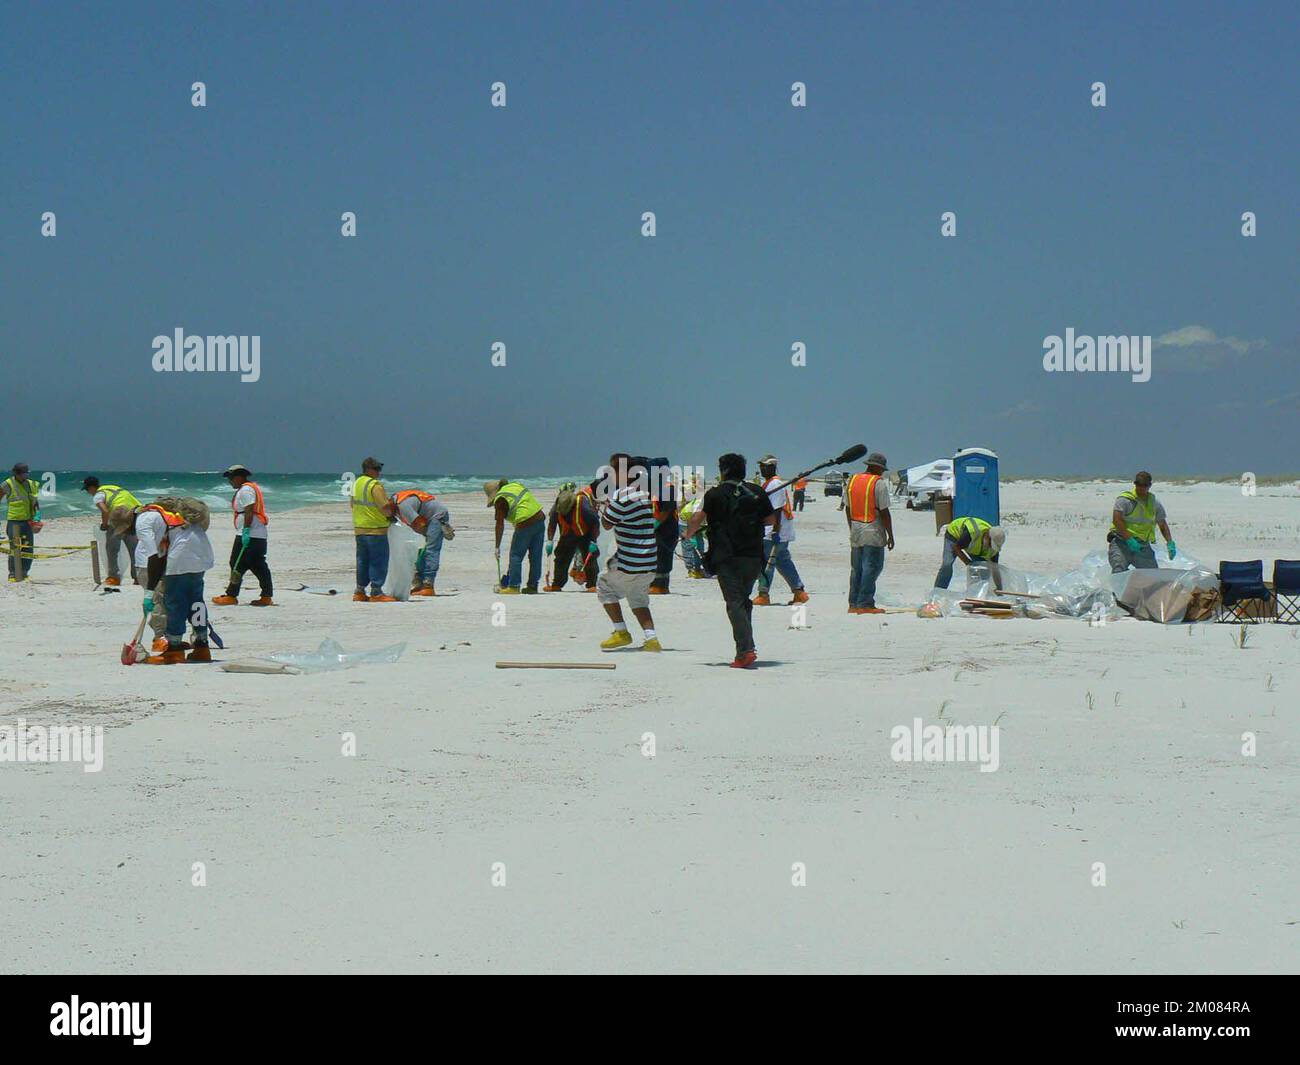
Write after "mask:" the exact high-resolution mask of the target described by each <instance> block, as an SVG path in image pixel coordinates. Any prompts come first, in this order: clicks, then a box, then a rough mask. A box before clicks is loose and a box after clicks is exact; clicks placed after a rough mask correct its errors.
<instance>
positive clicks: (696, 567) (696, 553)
mask: <svg viewBox="0 0 1300 1065" xmlns="http://www.w3.org/2000/svg"><path fill="white" fill-rule="evenodd" d="M703 502H704V496H703V494H700V491H699V490H698V489H697V494H696V495H693V496H692V497H691V498H690V499H688V500H687V501H686V502H685V503H683V504H682V506H681V509H680V510H679V511H678V512H677V517H678V519H679V521H680V525H679V528H678V534H679V535H680V537H681V541H682V561H683V562H685V563H686V576H688V577H690V578H691V579H692V580H700V579H702V578H703V577H704V575H705V574H704V534H705V532H707V529H708V527H707V525H705V526H704V527H703V528H700V529H699V530H698V531H696V533H695V534H694V535H692V536H689V537H688V536H687V535H686V530H687V529H689V528H690V524H691V518H693V517H694V516H695V514H696V512H697V511H700V505H701V504H702V503H703ZM701 513H702V511H701Z"/></svg>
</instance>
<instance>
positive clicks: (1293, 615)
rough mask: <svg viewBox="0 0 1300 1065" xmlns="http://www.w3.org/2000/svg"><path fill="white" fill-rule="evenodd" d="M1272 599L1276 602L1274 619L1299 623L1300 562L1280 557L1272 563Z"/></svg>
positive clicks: (1291, 623)
mask: <svg viewBox="0 0 1300 1065" xmlns="http://www.w3.org/2000/svg"><path fill="white" fill-rule="evenodd" d="M1273 600H1274V602H1275V603H1276V604H1277V607H1276V609H1277V616H1276V617H1275V618H1274V619H1273V620H1274V621H1280V622H1281V623H1282V624H1283V625H1300V562H1295V561H1288V560H1286V559H1281V558H1280V559H1278V560H1277V561H1276V562H1274V563H1273Z"/></svg>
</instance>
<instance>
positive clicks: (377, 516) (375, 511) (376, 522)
mask: <svg viewBox="0 0 1300 1065" xmlns="http://www.w3.org/2000/svg"><path fill="white" fill-rule="evenodd" d="M377 484H379V482H378V481H377V480H375V478H373V477H371V476H369V475H368V474H364V473H363V474H362V475H361V476H360V477H358V478H357V479H356V481H355V482H354V483H353V485H352V525H353V527H354V528H357V529H387V528H388V515H387V514H385V513H384V512H383V511H382V510H380V509H379V508H378V507H377V506H375V504H374V503H373V502H372V500H371V489H372V487H373V486H374V485H377Z"/></svg>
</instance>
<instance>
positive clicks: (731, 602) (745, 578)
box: [685, 454, 776, 669]
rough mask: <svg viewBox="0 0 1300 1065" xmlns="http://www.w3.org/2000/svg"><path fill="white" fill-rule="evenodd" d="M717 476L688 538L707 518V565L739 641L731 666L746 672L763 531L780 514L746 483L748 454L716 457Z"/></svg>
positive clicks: (752, 658)
mask: <svg viewBox="0 0 1300 1065" xmlns="http://www.w3.org/2000/svg"><path fill="white" fill-rule="evenodd" d="M718 472H719V473H720V474H721V475H722V483H721V484H719V485H718V486H717V487H715V488H710V489H709V490H708V491H707V492H705V493H704V500H703V502H702V503H701V504H700V508H699V509H698V510H697V511H696V512H695V513H694V514H692V515H691V520H690V523H689V524H688V525H687V526H686V533H685V537H686V538H687V539H690V538H691V537H692V536H694V535H695V534H696V533H698V532H699V531H700V526H701V525H703V524H704V522H705V520H706V519H707V521H708V524H709V552H708V556H707V562H708V566H709V568H710V569H712V570H713V572H714V573H715V574H716V575H717V578H718V587H719V588H720V589H722V598H723V599H724V600H725V601H726V603H727V617H728V618H729V619H730V621H731V633H732V635H733V636H734V637H735V640H736V660H735V661H734V662H732V663H731V666H732V668H733V669H747V668H749V667H750V666H752V665H753V664H754V663H755V662H756V661H757V660H758V652H757V651H756V650H755V649H754V627H753V624H752V622H751V617H750V615H751V614H752V613H753V611H754V604H753V602H752V601H751V600H750V593H751V592H752V591H753V590H754V582H755V581H756V580H758V575H759V573H760V572H762V569H763V527H764V526H765V525H771V524H772V522H773V521H774V520H775V518H776V514H775V511H773V509H772V504H771V502H770V501H769V500H768V498H767V493H766V492H764V491H763V490H762V489H761V488H758V487H756V486H755V485H752V484H749V483H748V482H746V480H745V456H744V455H733V454H727V455H723V456H722V457H721V458H720V459H718Z"/></svg>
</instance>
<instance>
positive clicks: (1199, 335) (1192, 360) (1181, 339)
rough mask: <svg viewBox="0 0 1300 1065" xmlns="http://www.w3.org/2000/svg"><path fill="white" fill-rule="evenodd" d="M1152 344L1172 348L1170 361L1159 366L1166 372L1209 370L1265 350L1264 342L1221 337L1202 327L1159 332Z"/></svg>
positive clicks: (1184, 327)
mask: <svg viewBox="0 0 1300 1065" xmlns="http://www.w3.org/2000/svg"><path fill="white" fill-rule="evenodd" d="M1154 344H1155V346H1156V347H1157V348H1173V349H1176V355H1175V356H1174V358H1172V359H1170V360H1169V361H1168V362H1167V363H1163V365H1165V366H1168V368H1169V369H1180V368H1181V369H1188V370H1209V369H1212V368H1214V367H1216V366H1222V365H1224V364H1225V363H1228V362H1232V361H1234V360H1236V359H1240V358H1241V357H1242V356H1244V355H1247V354H1249V353H1250V352H1252V351H1257V350H1259V349H1260V348H1266V347H1268V341H1267V340H1242V339H1241V338H1240V337H1221V336H1219V335H1218V334H1217V333H1216V332H1215V331H1214V330H1213V329H1210V328H1209V327H1208V326H1203V325H1185V326H1183V327H1182V328H1181V329H1174V330H1171V331H1170V332H1168V333H1163V334H1161V335H1160V336H1158V337H1156V338H1155V341H1154ZM1171 354H1172V353H1171Z"/></svg>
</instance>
